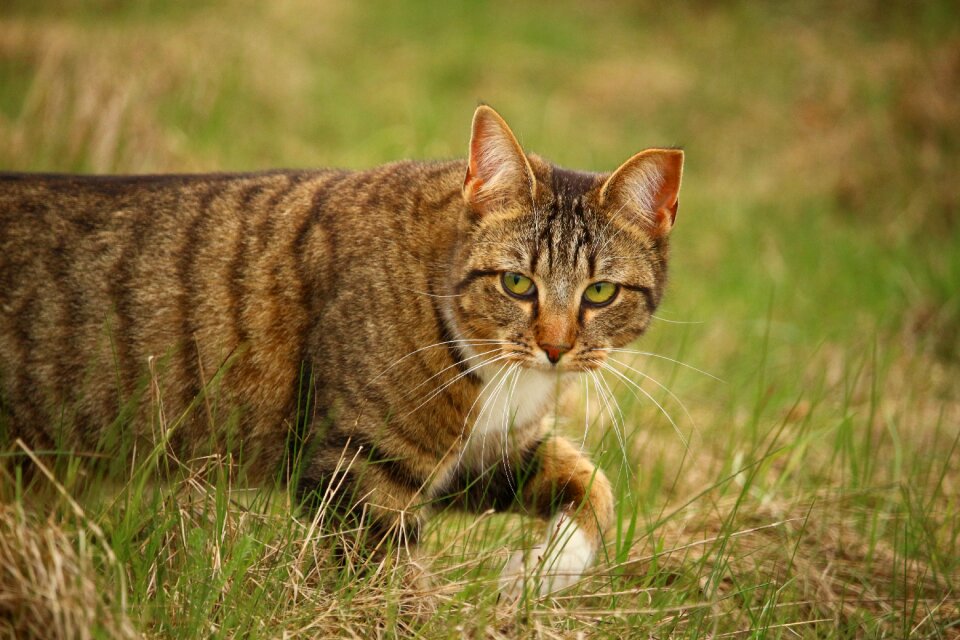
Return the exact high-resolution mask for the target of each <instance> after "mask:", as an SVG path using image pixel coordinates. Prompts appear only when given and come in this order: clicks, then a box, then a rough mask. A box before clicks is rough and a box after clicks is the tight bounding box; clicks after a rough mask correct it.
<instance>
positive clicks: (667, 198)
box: [655, 153, 683, 226]
mask: <svg viewBox="0 0 960 640" xmlns="http://www.w3.org/2000/svg"><path fill="white" fill-rule="evenodd" d="M682 171H683V156H682V155H681V154H679V153H670V154H666V155H664V156H663V158H662V159H661V162H660V172H661V182H660V188H659V189H657V195H656V198H655V202H656V203H657V204H656V212H657V221H658V222H659V223H660V224H661V225H663V224H664V223H665V222H667V219H669V225H670V226H672V225H673V222H674V220H676V218H677V209H678V208H679V206H680V176H681V173H682Z"/></svg>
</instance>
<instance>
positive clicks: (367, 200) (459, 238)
mask: <svg viewBox="0 0 960 640" xmlns="http://www.w3.org/2000/svg"><path fill="white" fill-rule="evenodd" d="M478 122H479V124H478ZM491 149H492V151H491ZM648 153H650V152H648ZM657 153H659V154H661V155H662V157H664V158H668V159H669V158H671V157H675V156H676V154H678V153H679V152H670V151H661V152H655V153H654V155H653V156H650V157H652V158H654V160H657V159H658V158H660V157H661V155H656V154H657ZM671 154H672V155H671ZM476 159H479V160H480V162H475V160H476ZM658 161H659V160H658ZM471 163H473V164H471ZM504 163H507V165H509V164H510V163H517V164H516V165H515V166H512V167H511V166H503V165H504ZM659 170H660V169H658V171H659ZM482 171H492V172H493V174H492V175H493V177H494V178H495V179H494V180H492V181H490V182H487V183H484V182H483V176H482V175H480V174H479V173H478V172H482ZM622 171H623V169H621V171H620V172H617V173H616V174H612V175H613V177H612V178H611V176H608V175H600V174H589V173H582V172H575V171H568V170H565V169H560V168H558V167H554V166H553V165H551V164H549V163H547V162H546V161H544V160H542V159H540V158H538V157H537V156H532V155H531V156H525V155H523V154H522V152H521V151H520V147H519V145H517V144H516V141H515V139H514V138H513V137H512V134H510V133H509V129H506V125H505V124H503V123H502V120H500V119H499V116H496V114H495V113H494V112H493V111H492V110H490V109H489V108H486V107H481V108H480V109H479V110H478V114H477V117H476V119H475V123H474V139H473V141H472V142H471V157H470V159H468V160H467V161H466V162H464V161H453V162H442V163H418V162H400V163H395V164H390V165H386V166H383V167H379V168H376V169H372V170H369V171H358V172H346V171H327V170H320V171H275V172H266V173H254V174H231V175H227V174H223V175H220V174H214V175H184V176H177V175H169V176H131V177H80V176H62V175H23V174H7V175H0V399H2V403H0V409H2V410H3V411H4V412H5V413H6V416H5V419H6V421H7V423H8V428H10V429H12V435H13V436H15V437H20V438H22V439H23V440H24V441H25V442H27V443H28V444H30V445H31V446H33V447H36V448H42V449H48V448H60V449H69V450H76V451H93V450H101V449H103V448H104V447H107V446H111V445H110V444H109V443H110V442H112V440H110V437H111V435H110V432H111V430H118V429H119V430H120V432H121V433H122V434H123V436H124V437H125V438H129V439H133V440H136V441H143V442H144V443H154V442H156V441H157V438H158V433H157V426H158V424H159V423H158V422H157V420H156V419H155V415H154V412H155V410H156V407H157V404H158V399H159V400H160V401H161V402H162V406H163V413H164V415H165V417H166V423H165V424H166V425H168V426H169V425H173V424H175V425H176V427H175V428H174V429H173V430H172V432H171V433H170V434H167V435H169V436H170V438H171V441H170V442H171V446H172V447H173V448H174V450H176V451H177V452H178V453H179V454H181V455H183V456H190V455H194V454H198V453H202V452H204V451H208V450H223V449H224V448H227V447H232V448H234V449H238V450H242V455H243V459H244V460H245V461H246V463H247V465H248V467H249V468H250V469H251V470H252V471H254V472H258V473H259V475H261V477H270V476H272V475H275V474H284V473H286V471H285V463H286V462H289V459H290V457H291V455H292V454H293V455H303V456H306V460H305V461H304V466H303V470H302V475H301V477H300V479H299V485H298V494H299V495H300V496H301V498H302V499H303V500H304V501H306V502H313V503H314V504H316V503H318V501H319V497H318V496H321V495H323V492H324V491H325V489H326V488H327V487H328V486H329V485H330V483H331V480H332V479H333V478H334V471H335V470H336V469H337V468H338V465H341V459H342V458H344V457H345V458H346V459H347V460H350V459H351V458H354V457H355V461H354V463H353V464H352V465H350V466H349V468H347V469H344V468H343V467H342V466H340V469H341V473H342V475H343V476H344V478H338V479H337V482H338V483H339V482H340V480H345V482H344V484H343V485H342V486H344V487H347V488H346V489H343V490H342V494H343V495H344V496H348V498H346V499H344V500H341V504H340V506H341V508H342V509H343V510H344V511H350V512H353V513H356V514H360V513H361V511H362V512H363V514H364V516H363V517H365V518H367V519H368V521H369V522H371V523H373V527H374V529H376V530H379V531H381V532H383V533H386V532H389V531H395V530H396V527H394V525H395V524H396V523H397V522H400V521H401V520H402V522H403V523H404V525H405V531H404V533H405V534H406V535H407V536H408V538H409V537H414V536H415V535H416V532H417V530H418V527H419V522H420V520H422V518H423V517H425V515H426V514H427V513H428V510H427V509H426V508H420V509H416V510H414V511H410V510H411V508H412V507H413V506H415V505H417V504H421V503H426V502H433V503H438V502H440V503H442V502H447V503H451V504H457V505H460V506H463V507H465V508H470V509H484V508H487V507H488V506H493V507H496V508H503V509H506V508H512V507H515V506H516V505H518V504H521V505H524V507H525V508H528V509H532V510H533V511H535V512H536V513H539V514H541V515H542V516H544V517H549V516H551V515H553V514H555V513H557V512H558V511H561V512H564V513H569V514H570V516H571V517H573V518H575V519H576V520H577V522H578V524H579V525H580V526H581V528H582V529H583V530H584V531H585V532H586V534H585V535H586V536H587V538H588V539H589V540H591V541H592V544H595V545H599V543H600V538H601V535H602V532H603V529H604V528H605V527H606V526H607V525H608V524H609V520H610V513H611V511H612V503H611V497H610V489H609V486H608V483H607V481H606V479H605V478H604V477H603V474H602V473H601V472H598V471H597V470H596V469H594V467H593V465H592V464H590V463H589V461H587V460H586V459H585V458H584V457H583V456H582V455H581V454H580V453H579V451H577V449H576V448H574V447H573V446H572V445H570V444H569V443H568V442H566V441H565V440H563V439H562V438H559V437H555V436H551V435H549V434H547V433H545V432H544V431H543V427H542V426H541V423H542V420H541V418H542V416H543V415H544V414H545V413H546V411H547V410H548V407H549V406H550V404H551V403H550V402H548V400H549V398H550V397H552V393H553V392H554V390H555V389H556V387H557V385H552V384H539V383H535V381H534V378H533V377H536V376H541V377H543V376H548V377H549V379H551V380H553V379H558V380H560V381H561V382H562V381H564V380H566V379H567V378H570V377H572V376H573V374H574V373H575V372H576V371H578V370H583V369H589V368H594V367H595V363H593V362H591V361H596V360H602V359H603V357H604V352H603V351H602V349H603V348H605V347H616V346H621V345H623V344H626V343H628V342H630V341H631V340H633V339H634V338H636V337H637V336H638V335H639V334H640V333H642V332H643V330H644V329H645V328H646V326H647V324H648V322H649V320H650V316H651V314H652V312H653V310H654V308H655V307H656V306H657V304H658V303H659V301H660V299H661V296H662V293H663V287H664V284H665V280H666V268H667V235H666V231H665V229H666V228H667V227H664V228H660V227H656V226H652V225H651V223H650V220H651V219H653V220H663V216H662V215H660V217H659V218H658V217H657V216H658V211H659V210H652V209H651V204H650V203H655V204H656V203H657V202H660V201H661V200H664V198H663V197H660V199H659V200H658V197H659V196H658V194H657V193H644V194H641V195H642V197H643V198H645V200H644V201H643V204H642V206H641V207H640V208H638V206H637V202H636V198H635V197H633V196H630V191H631V190H635V185H637V184H644V183H643V180H644V178H643V176H639V177H637V176H633V177H632V178H631V180H630V181H629V182H628V183H627V182H625V184H628V185H629V188H623V189H618V188H617V185H616V184H610V180H612V179H615V178H616V179H619V178H618V177H617V176H618V175H619V174H620V173H621V172H622ZM465 175H466V176H467V182H466V183H464V176H465ZM668 177H669V176H668ZM657 180H660V182H661V183H662V182H663V180H662V179H661V178H660V177H657ZM648 182H652V183H656V182H657V181H656V180H652V181H650V180H648ZM655 186H656V185H655ZM669 186H670V185H668V187H669ZM673 187H674V189H673V192H672V197H673V199H672V200H671V199H670V197H666V200H664V202H665V204H664V202H661V203H660V204H659V205H656V206H659V207H660V209H664V210H670V208H671V207H672V211H673V214H675V210H676V206H675V191H676V189H677V188H679V174H677V176H676V180H675V185H673ZM622 194H626V195H622ZM670 195H671V194H667V196H670ZM631 197H633V200H631ZM654 209H655V208H654ZM661 213H662V212H661ZM669 217H670V223H672V215H671V216H669ZM668 226H669V225H668ZM503 271H517V272H522V273H525V274H529V275H530V276H531V277H533V278H534V280H535V281H536V282H537V286H538V287H539V295H538V296H537V297H536V299H534V300H532V301H520V300H516V299H514V298H512V297H511V296H509V295H507V294H506V293H505V291H504V290H503V288H502V286H501V284H500V280H499V277H500V274H501V273H502V272H503ZM596 279H603V280H609V281H613V282H616V283H619V284H620V292H619V294H618V297H617V299H616V300H615V301H614V303H613V304H610V305H609V306H607V307H604V308H588V307H586V306H584V305H583V304H581V303H580V295H581V293H582V291H583V288H584V287H585V286H586V284H588V283H589V282H591V281H593V280H596ZM464 340H466V341H464ZM478 340H486V341H487V342H479V341H478ZM557 340H566V341H568V342H569V345H568V346H570V347H571V349H570V350H569V352H568V353H567V354H566V355H564V356H563V359H561V360H560V362H559V364H557V365H552V364H551V363H550V362H548V361H547V360H546V359H545V357H544V355H543V350H542V349H541V348H540V345H542V344H544V343H545V341H557ZM458 341H459V342H458ZM494 341H509V344H500V343H499V342H494ZM485 345H489V347H488V346H485ZM497 356H502V358H503V359H502V360H498V361H496V362H494V363H492V364H488V365H486V366H479V367H475V365H478V364H482V363H483V362H485V361H488V360H492V359H493V358H495V357H497ZM512 365H516V366H515V367H514V366H512ZM504 366H506V367H507V369H508V370H509V371H510V372H511V373H512V374H513V375H514V376H515V377H517V378H518V380H520V382H519V383H516V382H515V383H514V384H519V388H529V389H531V391H529V392H525V395H526V396H537V397H536V398H532V397H528V398H511V399H510V400H509V402H506V403H505V401H503V400H501V405H504V408H503V409H502V413H503V415H504V416H514V417H515V416H522V420H519V421H518V420H514V421H512V422H510V424H509V425H507V426H508V428H507V430H506V432H504V433H506V435H504V433H501V432H500V431H499V429H498V427H499V426H500V425H501V422H502V421H497V420H492V419H491V418H490V416H489V414H488V415H487V417H486V418H484V417H483V416H482V412H483V409H484V406H486V405H485V404H484V402H478V397H480V398H482V399H484V400H486V399H489V398H488V396H489V395H491V394H490V389H491V388H492V387H491V386H488V385H491V384H495V383H497V382H498V378H497V371H498V370H499V371H501V372H502V371H503V370H504V369H503V367H504ZM531 376H533V377H531ZM523 380H527V382H523ZM499 381H500V382H502V380H499ZM525 385H526V386H525ZM485 387H486V389H487V390H486V391H485V392H484V391H483V390H484V388H485ZM482 392H483V393H486V394H487V395H485V396H481V395H480V394H481V393H482ZM503 397H504V398H506V397H508V396H503ZM524 403H528V404H527V405H524ZM529 403H533V404H529ZM478 416H480V418H481V419H480V420H478V419H477V418H478ZM504 420H508V421H509V418H507V417H505V418H504ZM481 422H482V423H483V424H484V425H487V426H485V427H484V428H483V429H485V430H484V431H483V433H479V432H478V433H477V434H474V433H473V430H474V425H475V423H476V424H477V425H479V424H481ZM477 429H478V430H479V429H480V427H477ZM488 438H489V439H488ZM494 441H496V442H494ZM486 446H489V448H490V450H489V451H487V450H486ZM504 462H506V463H507V465H504V464H503V463H504ZM518 483H520V484H519V486H521V487H522V489H521V490H520V492H519V493H518V492H517V491H516V490H515V488H516V487H517V486H518ZM584 501H586V502H587V504H586V507H587V508H582V507H583V506H584ZM408 511H410V513H406V512H408ZM401 513H406V515H405V516H404V517H403V518H402V519H401V518H400V517H399V514H401ZM587 513H589V515H585V514H587Z"/></svg>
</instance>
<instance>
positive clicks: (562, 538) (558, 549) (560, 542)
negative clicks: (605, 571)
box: [500, 515, 594, 600]
mask: <svg viewBox="0 0 960 640" xmlns="http://www.w3.org/2000/svg"><path fill="white" fill-rule="evenodd" d="M593 556H594V547H593V545H592V544H591V543H590V539H589V538H588V537H587V535H586V534H585V533H584V532H583V530H582V529H580V527H578V526H577V525H576V523H574V522H571V521H570V520H568V519H567V518H566V517H564V516H563V515H559V516H557V517H556V518H554V520H553V522H552V523H551V525H550V532H549V534H548V537H547V541H546V542H545V543H543V544H538V545H536V546H534V547H533V548H531V549H529V550H528V551H526V552H524V551H517V552H515V553H514V554H513V555H512V556H511V557H510V559H509V560H507V563H506V565H504V567H503V571H502V572H501V573H500V592H501V593H503V594H504V595H505V596H506V597H507V598H509V599H511V600H517V599H519V598H520V596H522V595H523V592H524V591H525V590H530V592H531V593H537V594H539V595H541V596H545V595H548V594H551V593H554V592H556V591H560V590H562V589H566V588H567V587H569V586H570V585H572V584H575V583H576V582H578V581H579V580H580V578H581V577H582V576H583V573H584V572H585V571H586V570H587V569H588V568H589V567H590V565H591V564H592V563H593Z"/></svg>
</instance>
